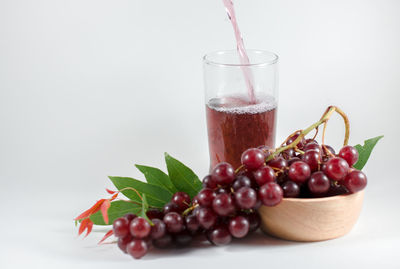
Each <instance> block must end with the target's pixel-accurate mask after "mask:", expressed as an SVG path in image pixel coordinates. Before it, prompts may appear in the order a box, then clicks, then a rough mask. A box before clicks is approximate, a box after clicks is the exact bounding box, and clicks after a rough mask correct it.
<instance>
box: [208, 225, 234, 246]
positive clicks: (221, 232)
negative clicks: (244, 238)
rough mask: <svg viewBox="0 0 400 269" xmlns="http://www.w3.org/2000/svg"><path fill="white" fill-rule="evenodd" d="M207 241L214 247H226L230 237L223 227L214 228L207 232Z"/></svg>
mask: <svg viewBox="0 0 400 269" xmlns="http://www.w3.org/2000/svg"><path fill="white" fill-rule="evenodd" d="M208 239H209V240H210V242H211V243H213V244H214V245H217V246H220V245H226V244H229V243H230V242H231V241H232V236H231V234H230V233H229V230H228V229H227V228H226V227H225V226H219V227H216V228H214V229H212V230H210V231H209V232H208Z"/></svg>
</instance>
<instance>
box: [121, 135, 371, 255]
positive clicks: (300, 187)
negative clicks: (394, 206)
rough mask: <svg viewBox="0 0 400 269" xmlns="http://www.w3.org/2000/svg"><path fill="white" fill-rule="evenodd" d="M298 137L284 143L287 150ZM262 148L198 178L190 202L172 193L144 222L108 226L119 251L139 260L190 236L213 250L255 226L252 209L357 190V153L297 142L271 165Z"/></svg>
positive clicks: (360, 178) (362, 180) (362, 182)
mask: <svg viewBox="0 0 400 269" xmlns="http://www.w3.org/2000/svg"><path fill="white" fill-rule="evenodd" d="M298 135H299V134H295V135H292V136H291V137H289V138H288V139H287V141H286V145H290V144H291V143H292V142H293V141H295V140H296V138H297V137H298ZM271 154H273V151H270V150H269V149H268V148H266V147H265V146H261V147H259V148H250V149H248V150H246V151H245V152H243V154H242V156H241V163H242V166H241V167H240V168H239V169H237V171H235V170H234V168H233V167H232V165H230V164H229V163H226V162H222V163H219V164H218V165H216V167H214V169H213V170H212V171H211V174H210V175H207V176H206V177H205V178H204V179H203V189H202V190H200V192H199V193H198V194H197V195H196V196H195V197H194V198H193V200H191V199H190V196H189V195H188V194H186V193H184V192H177V193H175V194H174V195H173V196H172V199H171V201H170V202H169V203H167V204H166V205H165V206H164V208H163V210H162V211H161V210H156V209H152V210H149V211H148V212H147V217H148V218H149V219H150V220H151V222H152V224H153V225H150V223H149V222H148V221H147V220H146V219H145V218H142V217H136V216H135V215H133V214H127V215H125V216H124V217H122V218H118V219H116V220H115V221H114V223H113V231H114V235H115V236H116V237H118V246H119V247H120V249H121V250H122V251H124V252H125V253H128V254H130V255H131V256H132V257H134V258H136V259H138V258H141V257H142V256H144V255H145V254H146V253H147V251H148V249H149V247H150V246H155V247H157V248H166V247H169V246H173V245H175V246H180V247H182V246H187V245H189V244H190V243H191V242H192V239H193V238H194V237H195V236H204V237H205V238H207V239H208V240H209V241H210V242H211V243H213V244H215V245H224V244H228V243H230V242H231V240H232V238H243V237H245V236H246V235H248V234H249V233H251V232H254V231H256V230H257V229H258V228H259V226H260V216H259V215H258V212H257V209H258V208H259V207H260V206H261V205H264V206H275V205H277V204H279V203H280V202H281V201H282V199H283V197H288V198H296V197H299V198H313V197H324V196H332V195H339V194H346V193H354V192H357V191H360V190H362V189H363V188H364V187H365V186H366V184H367V178H366V176H365V174H364V173H363V172H361V171H359V170H356V169H354V168H352V166H353V165H354V164H355V163H356V162H357V159H358V152H357V150H356V149H355V148H354V147H351V146H345V147H343V148H342V149H341V150H340V152H339V154H338V155H335V151H334V150H333V148H332V147H330V146H328V145H322V146H320V145H319V144H318V143H317V142H316V141H315V140H313V139H307V140H306V139H302V140H301V141H300V142H299V143H298V144H297V145H296V147H295V148H289V149H287V150H285V151H283V152H281V153H280V154H278V155H277V156H276V157H275V158H273V159H272V160H270V161H268V162H266V159H267V158H268V157H269V156H270V155H271Z"/></svg>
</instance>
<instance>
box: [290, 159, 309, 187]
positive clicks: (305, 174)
mask: <svg viewBox="0 0 400 269" xmlns="http://www.w3.org/2000/svg"><path fill="white" fill-rule="evenodd" d="M310 175H311V169H310V166H309V165H308V164H306V163H305V162H302V161H298V162H294V163H292V164H291V165H290V167H289V172H288V176H289V178H290V179H291V180H293V181H294V182H296V183H298V184H299V183H300V184H301V183H303V182H305V181H306V180H307V179H308V178H309V177H310Z"/></svg>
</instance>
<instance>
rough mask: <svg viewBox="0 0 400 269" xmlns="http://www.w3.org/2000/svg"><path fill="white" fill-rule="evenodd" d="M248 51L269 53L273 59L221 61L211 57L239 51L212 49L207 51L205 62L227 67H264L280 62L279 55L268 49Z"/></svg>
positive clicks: (204, 57) (250, 51) (248, 50)
mask: <svg viewBox="0 0 400 269" xmlns="http://www.w3.org/2000/svg"><path fill="white" fill-rule="evenodd" d="M246 52H248V53H253V54H260V55H269V56H272V59H270V60H260V61H256V62H255V63H248V64H242V63H226V62H219V61H215V60H212V59H210V57H211V56H215V55H222V54H229V53H237V50H217V51H212V52H209V53H207V54H206V55H204V56H203V63H204V64H208V65H214V66H222V67H223V66H226V67H243V66H247V67H262V66H268V65H273V64H276V63H277V62H278V59H279V57H278V55H277V54H275V53H273V52H271V51H267V50H258V49H247V50H246Z"/></svg>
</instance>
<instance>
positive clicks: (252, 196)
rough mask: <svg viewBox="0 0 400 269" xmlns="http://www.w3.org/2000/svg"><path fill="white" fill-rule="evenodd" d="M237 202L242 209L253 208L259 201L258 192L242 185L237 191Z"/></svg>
mask: <svg viewBox="0 0 400 269" xmlns="http://www.w3.org/2000/svg"><path fill="white" fill-rule="evenodd" d="M234 195H235V201H236V204H237V205H238V206H239V208H241V209H250V208H253V207H254V206H255V205H256V203H257V192H256V191H255V190H253V189H252V188H249V187H242V188H240V189H239V190H238V191H236V192H235V194H234Z"/></svg>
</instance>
